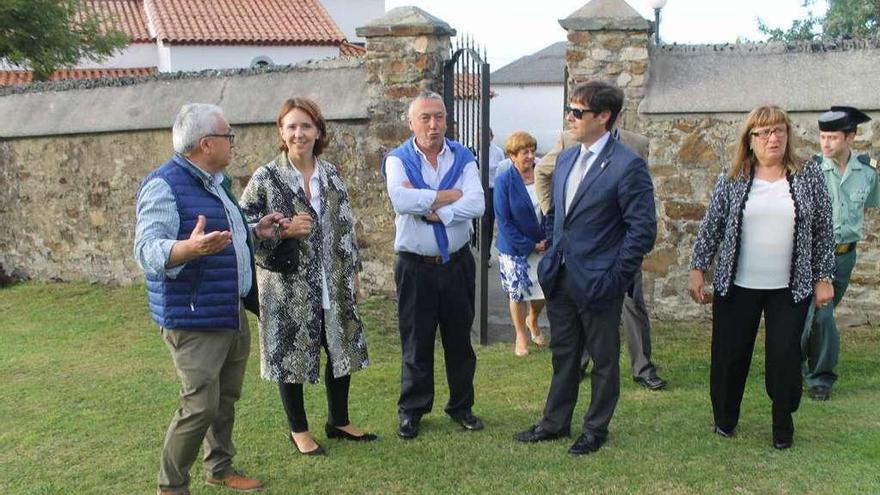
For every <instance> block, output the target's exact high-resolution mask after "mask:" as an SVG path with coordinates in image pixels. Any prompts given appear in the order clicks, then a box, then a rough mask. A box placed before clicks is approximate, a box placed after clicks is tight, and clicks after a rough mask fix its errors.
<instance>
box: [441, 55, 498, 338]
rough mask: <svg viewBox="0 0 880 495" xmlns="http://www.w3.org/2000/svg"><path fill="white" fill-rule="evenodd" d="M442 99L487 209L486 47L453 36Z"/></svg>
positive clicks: (480, 240) (485, 240)
mask: <svg viewBox="0 0 880 495" xmlns="http://www.w3.org/2000/svg"><path fill="white" fill-rule="evenodd" d="M443 102H444V103H445V104H446V112H447V115H446V136H447V137H448V138H450V139H454V140H456V141H458V142H460V143H461V144H463V145H465V146H466V147H468V148H470V150H471V151H472V152H473V153H474V156H476V157H477V165H479V167H480V180H481V181H482V183H483V190H484V191H486V194H487V197H486V208H489V207H490V204H489V198H488V191H489V142H490V141H491V139H490V137H489V64H488V63H487V62H486V50H485V48H483V54H482V55H480V51H479V48H477V47H476V46H475V44H474V41H473V39H470V38H467V39H464V40H462V39H456V41H455V46H453V48H452V56H451V57H450V58H449V60H448V61H447V62H446V65H445V67H444V72H443ZM488 222H489V220H488V216H487V215H483V217H482V219H481V220H480V221H479V222H475V232H476V236H475V240H476V242H475V245H476V247H477V248H478V249H479V253H480V254H479V256H478V259H477V294H476V296H477V300H476V321H475V323H476V325H477V327H478V328H479V333H480V344H487V343H488V341H489V331H488V323H489V320H488V316H489V314H488V308H487V302H488V294H489V291H488V280H489V266H488V260H489V252H488V251H489V248H490V245H491V242H492V240H491V239H490V238H489V235H490V233H491V232H492V229H491V226H490V225H488Z"/></svg>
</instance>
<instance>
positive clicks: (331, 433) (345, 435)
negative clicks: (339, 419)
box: [324, 423, 379, 442]
mask: <svg viewBox="0 0 880 495" xmlns="http://www.w3.org/2000/svg"><path fill="white" fill-rule="evenodd" d="M324 432H325V433H327V438H341V439H343V440H351V441H352V442H372V441H374V440H378V439H379V437H378V436H377V435H374V434H373V433H364V434H363V435H361V436H356V435H352V434H351V433H349V432H347V431H345V430H340V429H339V428H337V427H335V426H333V425H331V424H329V423H328V424H325V425H324Z"/></svg>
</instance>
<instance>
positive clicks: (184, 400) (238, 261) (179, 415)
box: [134, 104, 289, 494]
mask: <svg viewBox="0 0 880 495" xmlns="http://www.w3.org/2000/svg"><path fill="white" fill-rule="evenodd" d="M172 137H173V141H174V151H175V154H174V156H173V157H172V158H171V159H170V160H168V162H166V163H165V164H163V165H162V166H160V167H159V168H157V169H156V170H154V171H153V172H151V173H150V174H149V175H147V177H146V178H145V179H144V181H143V183H142V184H141V189H140V191H139V192H138V198H137V226H136V233H135V242H134V256H135V259H136V260H137V262H138V265H140V267H141V269H142V270H143V271H144V275H145V276H146V279H147V295H148V299H149V306H150V312H151V313H152V317H153V320H155V321H156V323H157V324H158V325H159V327H160V328H161V331H162V337H163V339H164V340H165V343H166V344H167V346H168V349H169V351H170V352H171V357H172V359H173V361H174V366H175V367H176V368H177V375H178V377H180V382H181V388H180V403H179V407H178V409H177V411H176V412H175V414H174V417H173V418H172V420H171V425H170V426H169V427H168V431H167V433H166V435H165V443H164V445H163V447H162V457H161V464H160V469H159V483H158V484H159V488H158V493H159V494H166V493H168V494H170V493H174V494H181V493H182V494H188V493H189V488H188V487H189V470H190V467H191V466H192V464H193V462H194V461H195V459H196V456H197V455H198V451H199V445H202V444H204V449H205V452H204V465H205V473H206V475H207V476H208V479H207V482H208V483H210V484H214V485H221V486H226V487H228V488H231V489H233V490H239V491H256V490H259V489H261V488H262V487H263V484H262V483H261V482H260V481H259V480H257V479H254V478H251V477H248V476H245V475H243V474H241V473H240V472H238V471H236V470H234V469H233V467H232V457H233V456H234V455H235V447H234V446H233V443H232V427H233V424H234V422H235V401H237V400H238V398H239V397H240V396H241V386H242V382H243V381H244V371H245V367H246V365H247V359H248V355H249V353H250V330H249V328H248V323H247V318H246V316H245V313H244V308H245V307H246V308H247V309H249V310H251V311H254V312H256V311H257V285H256V282H255V278H254V265H253V256H252V246H251V235H253V236H255V237H256V239H257V240H259V239H265V238H268V237H271V236H272V235H274V233H275V231H276V226H279V227H284V224H285V223H286V222H288V221H289V220H288V219H285V218H283V215H281V214H280V213H272V214H269V215H266V216H265V217H263V218H262V219H260V221H259V222H258V223H257V224H254V225H248V223H247V221H246V219H245V217H244V215H243V214H242V212H241V210H239V208H238V203H237V201H236V199H235V196H234V195H233V194H232V190H231V189H230V181H229V177H228V176H226V175H225V174H224V173H223V170H224V169H225V168H226V167H227V166H228V165H229V161H230V157H231V154H232V153H231V152H232V146H233V143H234V139H235V135H234V134H233V133H232V132H231V129H230V127H229V123H228V122H227V121H226V118H225V117H224V116H223V112H222V110H220V108H218V107H217V106H215V105H206V104H191V105H184V106H183V108H181V110H180V112H179V113H178V114H177V118H176V119H175V121H174V128H173V130H172Z"/></svg>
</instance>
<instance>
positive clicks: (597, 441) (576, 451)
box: [568, 433, 605, 455]
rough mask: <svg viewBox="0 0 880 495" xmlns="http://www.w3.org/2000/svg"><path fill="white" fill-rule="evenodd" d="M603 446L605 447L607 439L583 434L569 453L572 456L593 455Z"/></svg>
mask: <svg viewBox="0 0 880 495" xmlns="http://www.w3.org/2000/svg"><path fill="white" fill-rule="evenodd" d="M603 445H605V438H603V437H598V436H596V435H594V434H592V433H583V434H582V435H581V436H579V437H578V439H577V440H576V441H575V442H574V444H573V445H572V446H571V448H570V449H568V453H569V454H571V455H586V454H591V453H593V452H595V451H597V450H599V448H600V447H602V446H603Z"/></svg>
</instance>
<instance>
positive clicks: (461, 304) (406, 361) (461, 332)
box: [394, 245, 477, 417]
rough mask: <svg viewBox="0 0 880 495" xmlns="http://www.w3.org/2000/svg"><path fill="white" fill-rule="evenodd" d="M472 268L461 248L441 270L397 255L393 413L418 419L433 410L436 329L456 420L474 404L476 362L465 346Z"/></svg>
mask: <svg viewBox="0 0 880 495" xmlns="http://www.w3.org/2000/svg"><path fill="white" fill-rule="evenodd" d="M475 277H476V266H475V263H474V258H473V256H472V255H471V253H470V248H469V247H468V246H467V245H465V247H464V248H462V249H461V250H460V251H458V253H455V255H454V256H453V258H452V259H451V260H450V261H449V262H448V263H446V264H434V263H428V262H424V261H421V260H420V259H419V257H418V256H415V255H412V254H409V253H400V254H399V255H398V257H397V264H396V266H395V269H394V281H395V283H396V284H397V297H398V305H397V312H398V318H399V322H400V327H399V328H400V346H401V351H402V363H401V369H400V398H399V399H398V401H397V407H398V413H399V414H400V415H401V417H404V416H421V415H423V414H426V413H428V412H430V411H431V409H432V408H433V405H434V337H435V335H436V332H437V328H438V326H439V328H440V339H441V342H442V343H443V351H444V356H443V357H444V360H445V362H446V381H447V383H448V384H449V402H448V403H447V404H446V408H445V410H446V413H447V414H449V415H451V416H457V415H459V414H462V413H464V412H466V411H470V410H471V407H472V406H473V404H474V372H475V371H476V367H477V356H476V354H474V348H473V346H472V345H471V325H472V324H473V321H474V290H475V288H474V284H475V280H476V279H475Z"/></svg>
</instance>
